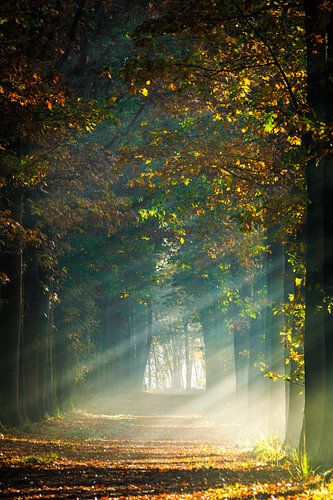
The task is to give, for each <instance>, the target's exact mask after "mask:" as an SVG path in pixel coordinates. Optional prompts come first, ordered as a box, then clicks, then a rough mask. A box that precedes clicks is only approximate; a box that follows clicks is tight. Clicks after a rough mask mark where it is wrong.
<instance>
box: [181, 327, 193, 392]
mask: <svg viewBox="0 0 333 500" xmlns="http://www.w3.org/2000/svg"><path fill="white" fill-rule="evenodd" d="M183 324H184V351H185V372H186V384H185V388H186V390H187V391H190V390H191V383H192V362H191V357H190V342H189V339H190V337H189V331H188V322H187V320H186V319H184V321H183Z"/></svg>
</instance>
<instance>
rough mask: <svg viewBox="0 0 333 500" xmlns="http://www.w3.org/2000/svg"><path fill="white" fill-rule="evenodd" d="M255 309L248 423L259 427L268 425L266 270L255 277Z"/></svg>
mask: <svg viewBox="0 0 333 500" xmlns="http://www.w3.org/2000/svg"><path fill="white" fill-rule="evenodd" d="M253 281H254V282H253V294H252V300H253V310H254V314H255V317H252V318H251V319H250V328H249V396H248V424H249V426H253V428H258V421H260V425H261V427H263V426H265V427H266V425H267V422H266V416H267V408H266V397H265V396H266V389H267V385H266V384H265V382H266V381H265V380H264V378H263V375H262V373H261V371H260V369H259V362H260V361H262V359H263V354H264V350H265V348H264V347H265V346H264V340H265V335H266V288H265V276H264V270H260V271H258V272H257V273H256V274H255V276H254V279H253Z"/></svg>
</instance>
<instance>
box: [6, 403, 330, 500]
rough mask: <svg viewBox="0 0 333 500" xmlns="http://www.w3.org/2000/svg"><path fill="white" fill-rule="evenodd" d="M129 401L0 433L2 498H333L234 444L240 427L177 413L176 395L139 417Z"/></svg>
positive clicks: (315, 481) (315, 482)
mask: <svg viewBox="0 0 333 500" xmlns="http://www.w3.org/2000/svg"><path fill="white" fill-rule="evenodd" d="M154 398H155V399H154ZM141 401H142V400H141ZM146 402H147V401H146ZM127 403H133V405H132V407H130V406H131V405H129V404H127V407H124V406H123V407H122V409H125V410H127V411H128V410H131V411H130V412H128V413H127V412H126V413H125V412H124V413H121V412H119V410H120V409H121V408H119V407H117V408H115V407H110V408H108V409H105V408H104V412H103V413H97V411H89V412H88V411H75V412H71V413H69V414H67V415H66V416H65V417H64V418H52V419H48V420H45V421H43V422H41V423H40V424H38V425H34V426H31V427H30V429H28V430H27V429H26V430H22V429H21V430H19V431H16V432H5V433H3V434H1V438H0V447H1V448H0V450H1V451H0V497H1V498H7V499H11V498H12V499H14V498H15V499H21V498H22V499H34V498H45V499H48V498H71V499H72V498H79V499H80V498H90V499H94V498H104V499H107V498H135V499H138V500H139V499H162V498H170V499H181V498H184V499H186V498H200V499H205V498H213V499H214V498H219V499H237V498H247V499H251V498H258V499H259V498H262V499H265V498H267V499H279V498H283V499H285V498H286V499H288V498H300V499H301V498H317V499H320V498H322V499H324V498H333V487H332V486H331V485H330V484H327V485H325V486H322V487H321V488H319V486H320V477H319V476H312V477H310V478H308V479H307V482H297V481H295V479H293V476H292V475H291V474H290V471H288V468H287V465H283V463H282V464H278V463H272V464H271V465H269V464H267V463H264V462H260V461H258V459H257V458H255V456H254V455H253V454H252V452H251V451H249V450H247V449H245V448H243V447H242V446H240V445H239V444H238V445H237V444H235V443H234V441H233V440H232V438H234V437H235V436H237V435H238V436H239V432H240V429H239V428H238V427H237V426H229V427H228V426H224V427H223V426H222V427H220V428H217V426H216V425H212V423H211V422H209V421H208V422H207V421H205V419H204V418H202V417H200V415H194V414H191V413H190V412H189V411H184V412H183V413H181V412H178V413H175V414H173V413H172V412H171V411H170V409H171V408H172V406H173V403H174V401H173V399H172V397H169V398H167V399H164V400H163V398H161V397H158V396H150V399H149V400H148V405H147V406H146V407H145V408H144V407H143V406H142V404H141V407H140V408H139V410H138V411H136V412H135V411H133V410H134V406H135V404H134V403H135V401H134V402H133V401H132V402H127ZM163 404H164V408H163ZM147 407H148V408H150V411H149V412H148V411H147ZM152 408H154V411H152ZM95 410H96V409H95ZM144 410H146V411H144ZM156 410H158V412H159V413H158V412H157V411H156ZM163 410H164V411H163Z"/></svg>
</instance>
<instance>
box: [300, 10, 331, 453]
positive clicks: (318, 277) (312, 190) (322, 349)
mask: <svg viewBox="0 0 333 500" xmlns="http://www.w3.org/2000/svg"><path fill="white" fill-rule="evenodd" d="M304 7H305V16H306V23H305V27H306V38H307V85H308V92H307V99H308V104H309V107H310V108H311V110H312V111H313V113H314V116H311V117H310V119H312V123H313V126H314V125H315V122H316V121H320V122H326V121H327V116H326V109H327V104H328V103H327V87H328V86H329V87H331V85H332V83H331V82H329V79H330V78H332V75H329V72H328V70H329V67H328V65H327V54H328V51H327V49H328V46H327V41H328V39H329V40H330V43H331V36H329V37H328V24H329V17H330V16H329V15H328V14H327V13H325V12H324V11H323V10H322V8H321V2H320V0H306V1H305V2H304ZM314 137H315V134H314V133H312V132H310V133H308V134H307V136H306V138H305V143H306V148H307V154H308V161H307V166H306V183H307V193H308V206H307V222H306V287H305V304H306V315H305V336H304V363H305V419H304V431H305V442H306V449H307V452H308V454H309V456H310V457H312V458H313V459H316V457H318V456H319V455H320V454H322V451H323V449H322V446H324V445H323V441H322V440H321V436H322V431H323V423H324V411H325V400H326V408H328V407H329V405H330V403H329V402H328V401H327V394H325V385H326V383H328V384H329V381H328V380H327V378H328V379H329V378H330V376H329V370H330V366H331V364H332V362H333V361H332V360H333V357H331V358H327V354H328V353H327V352H326V348H328V349H330V348H329V344H330V339H329V337H330V334H329V331H330V330H331V326H330V323H331V322H332V320H328V319H327V320H325V305H324V297H325V291H326V290H325V288H326V289H327V287H328V288H329V283H328V282H329V281H330V272H329V271H328V269H327V264H328V260H329V259H330V254H331V251H332V250H331V241H330V235H329V233H330V231H331V226H332V223H331V222H329V219H330V215H331V209H330V208H329V205H330V203H331V200H332V197H333V191H332V185H331V182H330V181H329V180H328V179H327V175H328V174H329V173H328V168H329V164H330V163H331V161H332V160H325V153H324V152H321V151H317V147H316V146H315V140H314ZM323 155H324V159H322V158H323ZM331 168H332V167H331ZM329 175H331V174H329ZM326 182H327V183H328V184H327V186H326V185H325V184H326ZM324 186H325V187H324ZM324 210H328V213H327V214H326V215H324ZM325 258H326V260H327V264H326V265H325ZM327 271H328V272H329V274H328V277H327V278H326V280H325V278H324V272H327ZM326 363H328V365H327V366H326ZM325 434H328V435H329V434H330V432H328V433H326V432H325V433H324V435H325ZM326 437H328V436H326ZM301 444H302V443H301Z"/></svg>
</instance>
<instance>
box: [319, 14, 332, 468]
mask: <svg viewBox="0 0 333 500" xmlns="http://www.w3.org/2000/svg"><path fill="white" fill-rule="evenodd" d="M326 57H327V62H326V93H325V98H326V102H325V106H326V123H328V124H330V125H331V126H332V122H333V15H332V13H331V16H330V22H329V23H328V26H327V52H326ZM323 188H324V189H323V207H324V220H323V230H324V273H323V275H324V294H325V297H326V299H327V301H328V303H331V306H330V307H328V306H326V307H325V308H324V314H325V316H324V331H325V351H326V358H325V359H326V376H325V413H324V419H323V434H322V440H321V453H322V455H323V457H324V458H325V461H326V463H327V464H329V465H330V466H333V430H332V422H333V316H332V313H333V202H332V200H333V157H332V152H331V154H330V155H329V156H327V157H326V158H325V161H324V183H323Z"/></svg>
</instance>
